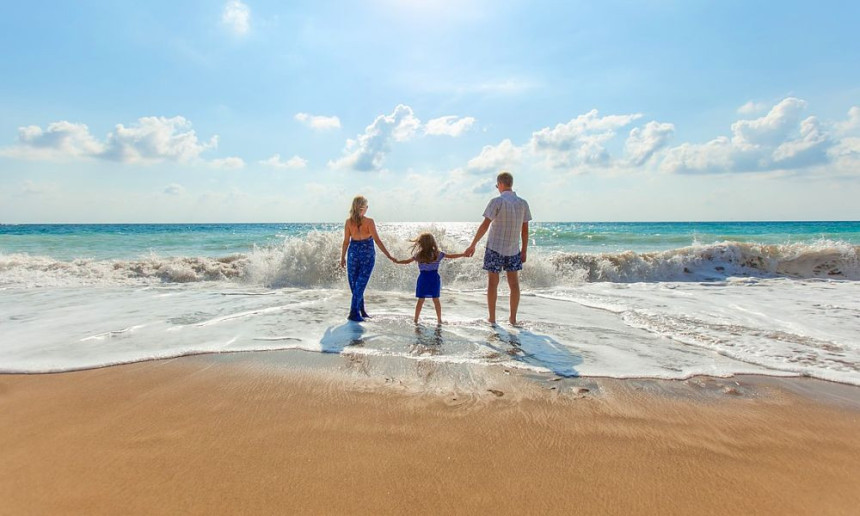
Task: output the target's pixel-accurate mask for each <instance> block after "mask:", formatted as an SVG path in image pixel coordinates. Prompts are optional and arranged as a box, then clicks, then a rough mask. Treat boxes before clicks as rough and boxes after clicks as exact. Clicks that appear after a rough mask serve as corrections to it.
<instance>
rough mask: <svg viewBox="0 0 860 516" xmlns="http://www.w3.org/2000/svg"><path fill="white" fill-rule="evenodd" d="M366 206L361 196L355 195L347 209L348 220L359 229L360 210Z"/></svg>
mask: <svg viewBox="0 0 860 516" xmlns="http://www.w3.org/2000/svg"><path fill="white" fill-rule="evenodd" d="M365 206H367V199H365V198H364V196H363V195H356V196H355V198H354V199H353V200H352V207H351V208H350V209H349V220H351V221H353V222H354V223H355V225H356V226H357V227H361V219H362V218H363V217H362V216H361V209H362V208H364V207H365Z"/></svg>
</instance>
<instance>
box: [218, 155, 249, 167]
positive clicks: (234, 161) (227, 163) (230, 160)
mask: <svg viewBox="0 0 860 516" xmlns="http://www.w3.org/2000/svg"><path fill="white" fill-rule="evenodd" d="M211 164H212V166H213V167H215V168H221V169H224V170H237V169H240V168H244V167H245V161H244V160H243V159H242V158H237V157H235V156H230V157H227V158H222V159H213V160H212V161H211Z"/></svg>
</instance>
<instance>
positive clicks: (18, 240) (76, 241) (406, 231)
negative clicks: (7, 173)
mask: <svg viewBox="0 0 860 516" xmlns="http://www.w3.org/2000/svg"><path fill="white" fill-rule="evenodd" d="M379 226H380V232H381V233H383V234H385V233H386V232H388V233H389V234H393V235H396V237H397V238H404V239H406V238H409V237H410V235H412V234H413V233H416V232H417V231H420V230H422V229H426V228H428V227H430V228H433V227H435V228H440V229H443V230H444V231H445V232H446V233H447V234H448V235H449V236H450V237H452V238H453V239H454V240H455V241H458V242H461V243H468V241H469V239H470V238H471V235H472V234H473V233H474V229H475V228H476V227H477V224H473V223H439V224H426V223H422V224H419V223H414V224H408V223H406V224H404V223H397V224H385V223H380V224H379ZM339 231H341V224H339V223H289V224H287V223H285V224H26V225H0V254H13V253H26V254H28V255H31V256H47V257H51V258H54V259H58V260H70V259H75V258H89V259H97V260H105V259H132V258H138V257H141V256H145V255H148V254H152V253H155V254H157V255H159V256H206V257H217V256H229V255H232V254H241V253H247V252H249V251H251V250H252V249H254V248H255V246H256V247H265V246H271V245H279V244H280V243H281V242H283V241H284V240H285V239H287V238H304V237H306V236H307V235H308V234H310V233H312V232H323V233H330V232H339ZM531 240H532V242H531V244H532V248H533V249H541V250H545V251H561V252H578V253H617V252H623V251H634V252H637V253H642V252H653V251H666V250H670V249H677V248H683V247H687V246H690V245H695V244H699V245H702V244H704V245H707V244H712V243H715V242H744V243H757V244H765V245H770V244H814V243H816V242H820V241H832V242H841V243H845V244H850V245H855V246H856V245H860V222H540V223H534V224H532V227H531Z"/></svg>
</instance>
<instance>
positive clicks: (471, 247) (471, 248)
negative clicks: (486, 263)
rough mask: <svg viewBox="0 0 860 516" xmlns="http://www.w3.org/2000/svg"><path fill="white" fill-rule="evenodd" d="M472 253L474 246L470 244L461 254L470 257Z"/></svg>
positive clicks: (473, 252)
mask: <svg viewBox="0 0 860 516" xmlns="http://www.w3.org/2000/svg"><path fill="white" fill-rule="evenodd" d="M474 254H475V246H474V245H470V246H469V247H467V248H466V250H465V251H463V256H466V257H468V258H471V257H472V256H473V255H474Z"/></svg>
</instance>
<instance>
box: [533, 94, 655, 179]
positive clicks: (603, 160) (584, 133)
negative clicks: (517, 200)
mask: <svg viewBox="0 0 860 516" xmlns="http://www.w3.org/2000/svg"><path fill="white" fill-rule="evenodd" d="M641 116H642V115H641V114H639V113H634V114H629V115H607V116H605V117H600V116H598V113H597V110H596V109H592V110H591V111H589V112H588V113H586V114H584V115H580V116H578V117H576V118H574V119H572V120H571V121H570V122H568V123H566V124H558V125H556V126H555V128H553V129H550V128H549V127H546V128H544V129H541V130H540V131H536V132H534V133H532V137H531V140H530V141H529V147H530V148H531V150H532V152H534V154H535V155H536V156H539V157H542V158H543V159H544V161H545V163H546V165H548V166H550V167H552V168H573V167H576V166H578V165H597V166H608V165H609V161H610V156H609V152H608V151H607V150H606V147H605V145H606V143H607V142H608V141H609V140H611V139H612V138H614V137H615V134H616V130H618V129H620V128H621V127H624V126H626V125H629V124H630V123H631V122H633V121H634V120H636V119H638V118H640V117H641Z"/></svg>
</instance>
